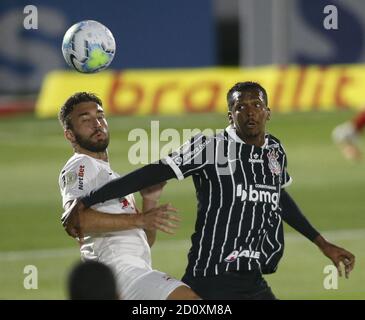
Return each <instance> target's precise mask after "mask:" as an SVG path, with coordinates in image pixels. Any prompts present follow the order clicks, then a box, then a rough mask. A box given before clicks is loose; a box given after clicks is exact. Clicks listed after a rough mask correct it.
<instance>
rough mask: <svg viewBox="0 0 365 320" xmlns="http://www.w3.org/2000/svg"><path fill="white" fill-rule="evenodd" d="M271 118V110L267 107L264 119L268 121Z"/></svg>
mask: <svg viewBox="0 0 365 320" xmlns="http://www.w3.org/2000/svg"><path fill="white" fill-rule="evenodd" d="M270 118H271V110H270V108H269V107H267V117H266V121H269V120H270Z"/></svg>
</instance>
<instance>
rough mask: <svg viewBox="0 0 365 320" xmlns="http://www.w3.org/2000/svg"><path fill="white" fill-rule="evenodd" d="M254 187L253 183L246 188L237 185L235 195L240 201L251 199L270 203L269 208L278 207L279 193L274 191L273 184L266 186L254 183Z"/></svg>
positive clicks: (274, 208)
mask: <svg viewBox="0 0 365 320" xmlns="http://www.w3.org/2000/svg"><path fill="white" fill-rule="evenodd" d="M255 187H256V188H257V189H259V188H260V189H264V190H257V189H256V188H255V189H254V186H253V185H251V184H250V185H249V186H248V192H247V190H245V189H243V185H242V184H239V185H237V189H236V196H237V197H240V198H241V201H252V202H264V203H271V209H272V210H276V209H277V208H278V207H279V193H278V192H276V187H275V186H266V185H259V184H256V185H255Z"/></svg>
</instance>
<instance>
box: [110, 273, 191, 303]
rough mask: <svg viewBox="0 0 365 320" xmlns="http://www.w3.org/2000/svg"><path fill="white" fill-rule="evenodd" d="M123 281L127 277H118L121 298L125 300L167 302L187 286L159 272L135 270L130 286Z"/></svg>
mask: <svg viewBox="0 0 365 320" xmlns="http://www.w3.org/2000/svg"><path fill="white" fill-rule="evenodd" d="M123 279H125V275H124V276H118V275H117V282H118V290H119V297H120V298H121V299H123V300H166V299H167V297H168V296H169V295H170V294H171V293H172V292H173V291H174V290H175V289H176V288H178V287H180V286H187V285H186V284H185V283H183V282H181V281H179V280H177V279H175V278H173V277H170V276H169V275H168V274H166V273H163V272H160V271H158V270H150V271H147V270H141V269H139V270H135V272H134V276H133V280H132V281H131V282H130V283H129V284H128V285H125V284H124V283H121V282H122V281H123ZM130 279H131V278H130Z"/></svg>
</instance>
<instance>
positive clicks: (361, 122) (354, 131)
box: [332, 110, 365, 161]
mask: <svg viewBox="0 0 365 320" xmlns="http://www.w3.org/2000/svg"><path fill="white" fill-rule="evenodd" d="M364 127H365V110H364V111H361V112H359V113H358V114H356V115H355V117H354V118H352V119H351V120H350V121H346V122H344V123H341V124H339V125H338V126H336V127H335V128H334V129H333V131H332V139H333V141H334V142H335V143H336V144H337V145H338V146H339V148H340V150H341V152H342V154H343V155H344V157H345V158H346V159H348V160H355V161H358V160H361V158H362V152H361V149H360V147H359V139H360V136H361V134H362V132H363V131H364Z"/></svg>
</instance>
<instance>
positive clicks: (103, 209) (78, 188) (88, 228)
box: [59, 92, 199, 300]
mask: <svg viewBox="0 0 365 320" xmlns="http://www.w3.org/2000/svg"><path fill="white" fill-rule="evenodd" d="M59 119H60V122H61V124H62V126H63V128H64V135H65V138H66V139H67V140H68V141H69V142H70V143H71V145H72V147H73V150H74V155H73V156H72V157H71V158H70V159H69V160H68V161H67V163H66V165H65V166H64V167H63V169H62V170H61V174H60V178H59V185H60V190H61V194H62V200H63V207H64V209H67V208H68V207H69V206H70V204H71V203H72V202H73V200H75V199H77V198H78V197H81V196H84V195H87V194H88V193H89V192H90V191H91V190H92V189H94V188H97V187H100V186H102V185H104V184H105V183H107V182H108V181H111V180H112V179H115V178H117V177H119V175H118V174H116V173H115V172H114V171H112V169H111V168H110V164H109V160H108V152H107V147H108V145H109V132H108V124H107V121H106V119H105V116H104V110H103V107H102V102H101V100H100V99H99V98H98V97H97V96H95V95H93V94H90V93H86V92H79V93H76V94H74V95H73V96H71V97H70V98H69V99H68V100H67V101H66V103H65V104H64V106H62V108H61V111H60V115H59ZM163 185H164V184H158V185H155V186H152V187H149V188H146V189H144V190H142V191H141V195H142V198H143V212H142V213H139V212H138V210H137V208H136V204H135V200H134V197H133V194H130V195H127V196H125V197H122V198H118V199H113V200H110V201H107V202H105V203H103V204H98V205H95V206H92V207H91V208H89V209H88V210H86V211H85V212H84V214H82V215H81V216H80V221H79V223H81V224H82V225H83V227H84V229H83V230H84V237H82V238H81V237H80V238H79V239H78V240H79V241H80V252H81V258H82V259H83V260H85V261H88V260H94V261H99V262H102V263H104V264H106V265H108V266H110V267H111V268H112V270H113V271H114V274H115V278H116V281H117V288H118V294H119V296H120V297H121V298H122V299H127V300H130V299H138V300H152V299H156V300H159V299H161V300H164V299H179V300H182V299H199V297H198V296H197V295H196V294H195V293H194V292H193V291H192V290H191V289H190V288H189V287H188V286H187V285H185V284H184V283H182V282H181V281H179V280H177V279H174V278H172V277H170V276H168V275H167V274H165V273H162V272H160V271H157V270H153V269H152V267H151V252H150V246H151V245H152V244H153V242H154V241H155V237H156V230H160V231H163V232H166V233H173V231H174V229H175V228H176V227H177V225H176V221H178V220H179V219H178V217H177V216H175V215H173V214H171V212H174V211H176V210H175V209H174V208H173V207H171V206H170V205H162V206H159V207H158V206H157V204H158V200H159V197H160V194H161V192H162V188H163Z"/></svg>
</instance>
